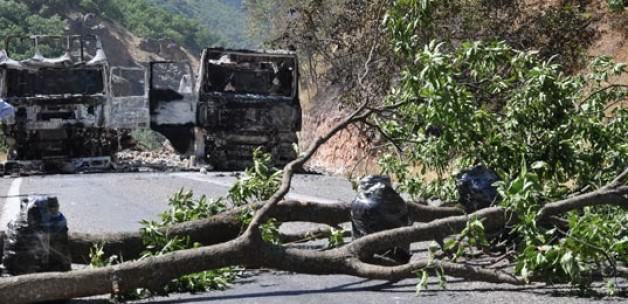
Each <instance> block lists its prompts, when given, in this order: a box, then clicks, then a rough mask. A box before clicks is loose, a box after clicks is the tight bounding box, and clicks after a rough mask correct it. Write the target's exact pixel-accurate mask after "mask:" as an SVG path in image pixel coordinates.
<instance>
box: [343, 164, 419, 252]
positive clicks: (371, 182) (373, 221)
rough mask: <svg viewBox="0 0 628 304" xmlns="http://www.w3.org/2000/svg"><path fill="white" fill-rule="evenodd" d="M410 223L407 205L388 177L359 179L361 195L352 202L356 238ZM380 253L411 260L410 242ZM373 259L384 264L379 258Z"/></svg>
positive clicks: (352, 220) (352, 222) (353, 226)
mask: <svg viewBox="0 0 628 304" xmlns="http://www.w3.org/2000/svg"><path fill="white" fill-rule="evenodd" d="M408 224H409V222H408V205H407V204H406V202H405V201H404V200H403V199H402V198H401V196H399V194H398V193H397V192H395V190H394V189H393V188H392V186H391V182H390V178H389V177H387V176H367V177H364V178H363V179H362V180H360V185H359V186H358V195H357V196H356V198H355V199H353V201H352V202H351V228H352V235H353V239H354V240H355V239H358V238H360V237H363V236H365V235H368V234H371V233H375V232H380V231H383V230H388V229H394V228H399V227H404V226H408ZM377 255H379V256H381V257H384V258H386V260H393V261H394V262H395V264H405V263H408V262H409V261H410V257H411V254H410V244H407V245H405V246H401V247H393V248H389V249H387V250H385V251H383V252H380V253H378V254H377ZM370 262H373V263H377V264H381V261H377V259H376V258H375V259H374V260H373V261H370ZM384 263H385V262H384Z"/></svg>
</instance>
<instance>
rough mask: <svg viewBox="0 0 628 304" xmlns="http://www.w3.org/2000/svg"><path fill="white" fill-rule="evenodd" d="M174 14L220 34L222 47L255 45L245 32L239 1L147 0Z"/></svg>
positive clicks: (245, 20) (245, 23)
mask: <svg viewBox="0 0 628 304" xmlns="http://www.w3.org/2000/svg"><path fill="white" fill-rule="evenodd" d="M150 2H152V3H155V4H157V5H159V6H161V7H164V8H166V9H168V10H169V11H171V12H173V13H176V14H177V15H181V16H185V17H188V18H191V19H193V20H195V21H197V22H198V23H199V25H200V26H202V27H203V28H207V29H211V30H212V33H218V34H219V35H220V36H221V37H222V40H221V45H220V46H222V47H231V48H248V47H256V46H257V45H258V44H259V41H258V40H257V39H255V38H254V37H249V36H248V35H247V20H248V18H247V13H246V11H244V8H243V7H242V3H241V1H239V0H235V1H234V0H231V1H229V0H185V1H182V0H177V1H170V0H150Z"/></svg>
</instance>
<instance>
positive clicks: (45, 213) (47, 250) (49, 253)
mask: <svg viewBox="0 0 628 304" xmlns="http://www.w3.org/2000/svg"><path fill="white" fill-rule="evenodd" d="M2 262H3V265H4V269H5V270H6V271H7V273H8V274H11V275H21V274H28V273H36V272H46V271H70V270H71V256H70V247H69V241H68V225H67V221H66V219H65V217H64V216H63V213H61V212H59V201H58V200H57V198H56V197H42V196H35V197H29V198H27V199H24V200H22V203H21V205H20V213H19V215H18V217H17V218H16V219H14V220H13V221H11V222H10V223H9V225H8V230H7V233H6V240H5V242H4V252H3V257H2Z"/></svg>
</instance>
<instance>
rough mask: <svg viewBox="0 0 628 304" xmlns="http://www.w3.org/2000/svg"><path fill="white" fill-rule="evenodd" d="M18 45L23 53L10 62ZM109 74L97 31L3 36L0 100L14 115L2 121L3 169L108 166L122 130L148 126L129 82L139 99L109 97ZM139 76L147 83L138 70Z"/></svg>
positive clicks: (112, 77) (143, 104)
mask: <svg viewBox="0 0 628 304" xmlns="http://www.w3.org/2000/svg"><path fill="white" fill-rule="evenodd" d="M20 48H21V50H22V51H23V52H24V53H26V54H24V53H22V54H19V56H20V57H22V58H20V59H13V58H12V57H11V56H12V51H15V50H20ZM28 50H30V52H31V53H30V54H28ZM59 50H61V52H59ZM16 57H17V55H16ZM121 69H122V68H118V69H117V70H114V71H118V72H119V71H120V70H121ZM111 72H112V69H111V68H110V66H109V64H108V61H107V58H106V56H105V53H104V51H103V49H102V45H101V43H100V41H99V39H98V38H97V37H95V36H89V37H86V36H29V37H9V38H7V39H6V41H5V48H4V49H3V50H1V51H0V99H2V101H3V102H4V103H5V105H6V104H8V105H9V106H10V107H12V111H13V112H14V115H12V116H11V117H9V118H7V119H5V121H4V122H3V124H2V131H3V133H4V135H5V140H6V143H7V145H8V147H9V151H8V156H7V158H8V160H7V162H6V163H5V171H9V172H11V171H17V170H23V169H26V170H33V171H51V170H53V171H57V170H59V171H63V172H66V171H69V172H75V171H89V170H92V169H95V170H100V169H105V168H108V167H109V166H111V157H112V155H113V154H114V153H115V152H116V151H117V150H118V149H119V148H120V143H121V139H122V138H124V137H125V135H124V134H127V133H128V132H127V131H126V130H130V129H133V128H137V127H141V126H142V125H143V126H144V127H147V126H148V110H147V109H146V108H147V101H146V97H145V96H144V95H145V94H144V93H142V92H137V90H138V89H137V87H138V85H135V88H136V89H135V91H133V89H127V90H126V91H127V93H133V92H135V95H138V96H136V97H130V96H113V95H112V93H113V92H112V83H114V82H115V81H114V80H116V79H118V80H119V79H121V78H120V77H115V75H112V74H111ZM139 75H141V76H140V77H141V78H142V79H141V82H145V79H144V70H143V69H141V72H140V73H139ZM133 81H135V82H137V81H136V80H133ZM122 83H123V84H124V85H125V86H126V87H133V86H132V85H129V82H128V81H122ZM139 87H140V88H139V90H141V91H144V90H145V88H144V85H143V84H141V85H140V86H139ZM127 95H128V94H127ZM131 95H133V94H131Z"/></svg>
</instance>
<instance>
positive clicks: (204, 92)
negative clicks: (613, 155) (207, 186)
mask: <svg viewBox="0 0 628 304" xmlns="http://www.w3.org/2000/svg"><path fill="white" fill-rule="evenodd" d="M177 73H178V74H180V75H177ZM149 74H150V88H149V105H150V117H151V128H152V129H153V130H156V131H158V132H160V133H162V134H164V135H165V136H166V137H167V138H168V139H169V140H170V142H171V143H172V144H173V146H174V147H175V149H176V150H177V151H178V152H180V153H188V154H196V155H197V156H198V157H199V158H202V159H206V160H207V161H208V162H209V163H210V164H211V165H212V166H213V167H214V168H215V169H220V170H241V169H244V168H246V167H247V166H249V165H250V164H251V162H252V154H253V150H255V149H256V148H258V147H261V148H262V149H263V150H265V151H266V152H269V153H271V154H272V156H273V161H274V164H275V165H277V166H281V165H284V164H286V163H287V162H289V161H291V160H293V159H294V158H295V157H296V153H297V152H296V145H297V143H298V139H297V132H298V131H300V130H301V106H300V103H299V90H298V88H299V86H298V78H299V74H298V62H297V56H296V54H295V53H294V52H289V51H248V50H227V49H221V48H209V49H205V50H204V51H203V52H202V56H201V66H200V71H199V73H198V75H199V76H198V79H197V81H196V82H193V81H192V79H193V77H192V76H191V75H192V73H191V72H190V67H189V65H187V67H186V65H185V64H182V63H176V62H153V63H151V65H150V73H149ZM167 74H170V76H169V77H164V76H163V75H167ZM173 76H174V77H173ZM166 79H175V80H176V79H180V81H174V82H170V83H168V82H167V81H165V80H166Z"/></svg>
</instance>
